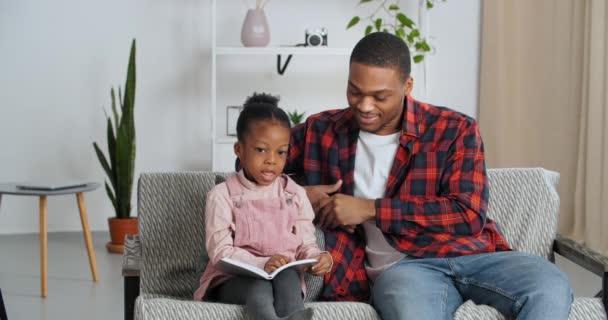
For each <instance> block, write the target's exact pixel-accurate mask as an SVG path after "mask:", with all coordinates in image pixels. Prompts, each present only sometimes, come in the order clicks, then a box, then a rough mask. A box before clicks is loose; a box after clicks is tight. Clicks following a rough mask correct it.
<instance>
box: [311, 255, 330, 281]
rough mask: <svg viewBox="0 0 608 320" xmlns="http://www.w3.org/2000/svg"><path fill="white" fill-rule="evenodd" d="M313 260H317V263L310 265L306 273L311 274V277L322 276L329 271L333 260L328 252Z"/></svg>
mask: <svg viewBox="0 0 608 320" xmlns="http://www.w3.org/2000/svg"><path fill="white" fill-rule="evenodd" d="M315 259H317V260H319V262H317V263H315V264H314V265H312V266H311V267H310V269H309V270H308V273H310V274H312V275H313V276H322V275H324V274H326V273H329V272H330V271H331V267H332V265H333V260H332V258H331V255H330V254H329V252H323V253H321V254H320V255H319V256H318V257H316V258H315Z"/></svg>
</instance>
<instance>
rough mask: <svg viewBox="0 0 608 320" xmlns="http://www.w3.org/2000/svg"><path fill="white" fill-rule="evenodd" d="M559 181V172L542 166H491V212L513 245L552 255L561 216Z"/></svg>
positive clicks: (543, 254) (489, 180) (529, 251)
mask: <svg viewBox="0 0 608 320" xmlns="http://www.w3.org/2000/svg"><path fill="white" fill-rule="evenodd" d="M558 182H559V174H558V173H557V172H553V171H548V170H545V169H542V168H517V169H490V170H488V183H489V185H490V202H489V207H488V216H489V217H490V218H492V219H494V221H496V222H497V223H498V225H499V227H500V229H501V230H502V232H503V234H504V235H505V237H506V238H507V242H508V243H509V245H510V246H511V247H512V248H513V249H515V250H518V251H524V252H528V253H532V254H535V255H537V256H541V257H545V258H549V257H550V255H551V252H552V248H553V240H554V239H555V234H556V232H557V221H558V218H559V196H558V194H557V191H556V186H557V184H558Z"/></svg>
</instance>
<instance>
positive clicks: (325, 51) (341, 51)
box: [215, 46, 351, 56]
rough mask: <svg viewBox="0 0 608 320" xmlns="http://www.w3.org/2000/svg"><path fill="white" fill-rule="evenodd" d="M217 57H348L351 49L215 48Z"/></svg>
mask: <svg viewBox="0 0 608 320" xmlns="http://www.w3.org/2000/svg"><path fill="white" fill-rule="evenodd" d="M215 53H216V54H217V55H231V54H235V55H236V54H250V55H255V54H257V55H263V54H298V55H336V56H348V55H350V53H351V49H348V48H329V47H312V48H311V47H287V46H286V47H217V48H216V49H215Z"/></svg>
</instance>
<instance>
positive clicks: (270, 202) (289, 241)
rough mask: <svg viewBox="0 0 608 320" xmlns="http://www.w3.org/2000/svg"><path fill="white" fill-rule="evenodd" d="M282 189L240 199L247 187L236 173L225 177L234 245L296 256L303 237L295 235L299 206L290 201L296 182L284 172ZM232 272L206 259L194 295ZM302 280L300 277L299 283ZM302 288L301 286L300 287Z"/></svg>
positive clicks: (258, 253) (255, 251)
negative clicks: (274, 194) (262, 196)
mask: <svg viewBox="0 0 608 320" xmlns="http://www.w3.org/2000/svg"><path fill="white" fill-rule="evenodd" d="M278 179H280V183H282V185H283V191H284V192H283V193H282V194H281V195H280V196H278V197H275V198H269V199H257V200H243V197H242V195H243V194H244V193H245V192H247V190H246V189H245V188H244V187H243V186H242V185H241V183H240V182H239V180H238V177H237V176H236V175H232V176H230V177H228V178H227V179H226V184H227V187H228V191H229V193H230V199H231V201H232V202H233V210H232V214H233V218H234V225H235V228H234V230H233V239H234V246H235V247H239V248H242V249H245V250H247V251H249V252H251V253H252V254H254V255H256V256H260V257H270V256H272V255H274V254H282V255H284V256H286V257H289V258H290V259H291V260H292V261H293V260H294V259H295V258H296V252H297V249H298V247H299V246H300V245H301V244H302V238H301V237H300V236H299V235H296V232H295V224H296V219H297V217H298V212H299V210H298V207H297V206H296V204H295V202H294V201H293V197H294V196H295V195H296V192H297V189H296V186H297V185H296V184H295V182H294V181H293V180H291V178H289V177H288V176H287V175H281V176H280V177H279V178H278ZM231 277H232V276H231V275H229V274H227V273H224V272H222V271H220V270H218V269H216V268H215V267H214V266H213V265H211V263H209V264H208V265H207V267H206V269H205V272H204V273H203V276H202V277H201V280H200V287H199V289H198V290H197V292H196V293H195V295H194V296H195V298H196V297H205V295H206V293H207V292H208V289H209V288H212V287H215V286H217V285H219V284H220V283H222V282H224V281H226V280H228V279H229V278H231ZM303 284H304V282H303V280H302V286H303ZM302 289H303V291H304V287H302Z"/></svg>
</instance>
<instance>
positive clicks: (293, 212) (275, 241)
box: [194, 93, 333, 320]
mask: <svg viewBox="0 0 608 320" xmlns="http://www.w3.org/2000/svg"><path fill="white" fill-rule="evenodd" d="M277 103H278V98H276V97H273V96H270V95H266V94H255V93H254V95H253V96H252V97H250V98H248V99H247V101H246V102H245V104H244V109H243V111H242V112H241V114H240V115H239V118H238V120H237V138H238V141H237V143H235V145H234V152H235V154H236V155H237V157H238V158H239V160H240V164H241V167H242V169H241V170H240V171H239V172H238V173H237V174H235V175H233V176H230V177H228V178H227V179H226V182H224V183H221V184H219V185H217V186H216V187H215V188H213V189H212V190H211V191H210V192H209V193H208V195H207V205H206V209H205V214H206V216H205V225H206V226H205V231H206V238H205V240H206V247H207V252H208V253H209V260H210V261H209V264H208V265H207V268H206V269H205V272H204V273H203V275H202V277H201V280H200V287H199V288H198V289H197V290H196V292H195V293H194V299H196V300H201V299H205V300H210V301H218V302H223V303H232V304H244V305H245V308H246V310H247V312H248V313H249V315H250V316H251V317H252V318H253V319H256V320H257V319H292V320H295V319H311V318H312V313H313V312H312V309H310V308H308V309H304V302H303V299H302V294H303V293H305V287H304V281H303V278H302V275H299V274H298V273H297V272H296V271H294V270H292V269H287V270H284V271H282V272H280V273H279V274H278V275H277V276H276V277H275V278H274V279H273V280H259V279H254V278H248V277H242V276H232V275H230V274H226V273H224V272H222V271H220V270H218V269H217V268H216V267H215V266H216V265H217V263H218V261H220V260H221V259H222V258H227V257H228V258H232V259H235V260H239V261H243V262H246V263H249V264H252V265H255V266H257V267H259V268H262V269H264V270H265V271H266V272H269V273H270V272H272V271H274V270H275V269H277V268H279V267H280V266H282V265H284V264H286V263H289V262H290V261H293V260H301V259H307V258H315V259H317V260H318V261H319V262H318V263H316V264H314V265H313V266H312V267H311V268H310V269H309V271H308V272H309V273H311V274H313V275H323V274H325V273H327V272H329V270H331V267H332V264H333V261H332V258H331V255H330V254H329V253H328V252H321V251H320V250H319V248H318V247H317V244H316V241H315V235H314V229H315V228H314V226H313V223H312V220H313V218H314V212H313V209H312V206H311V204H310V202H309V201H308V198H307V196H306V191H305V190H304V188H302V187H300V186H298V185H297V184H296V183H295V182H294V181H293V180H291V179H290V178H289V177H287V176H286V175H284V174H282V172H283V167H284V166H285V162H286V160H287V154H288V149H289V138H290V128H291V126H290V123H289V117H288V116H287V114H285V112H284V111H283V110H281V109H280V108H279V107H278V106H277Z"/></svg>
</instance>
